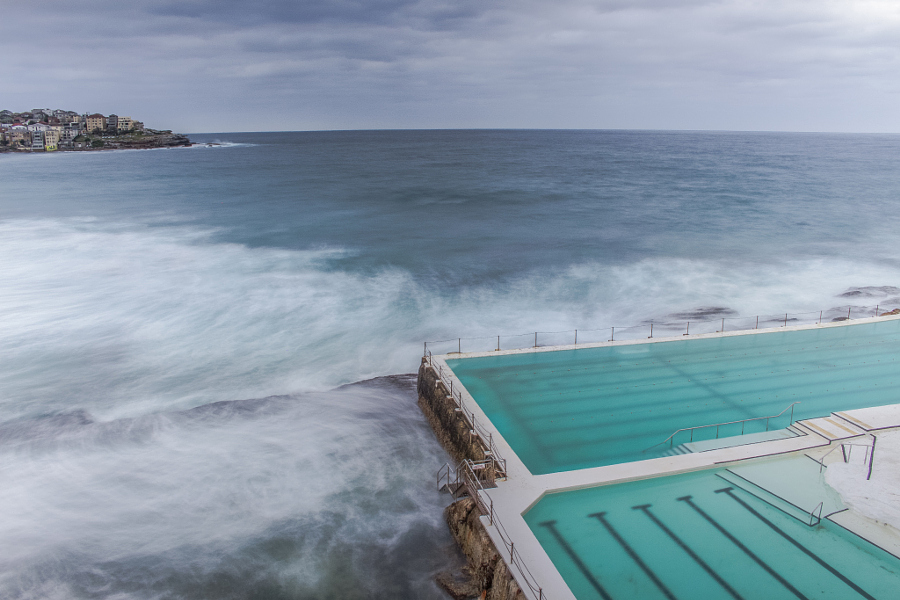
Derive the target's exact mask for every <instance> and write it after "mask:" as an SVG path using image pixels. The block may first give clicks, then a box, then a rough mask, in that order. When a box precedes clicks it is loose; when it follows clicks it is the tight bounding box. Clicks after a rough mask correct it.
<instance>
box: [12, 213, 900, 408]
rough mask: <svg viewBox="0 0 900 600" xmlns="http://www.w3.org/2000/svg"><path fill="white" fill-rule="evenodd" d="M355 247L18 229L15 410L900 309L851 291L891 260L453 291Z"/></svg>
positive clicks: (889, 276)
mask: <svg viewBox="0 0 900 600" xmlns="http://www.w3.org/2000/svg"><path fill="white" fill-rule="evenodd" d="M344 254H345V252H344V251H342V250H340V249H320V250H305V251H294V250H280V249H271V248H247V247H245V246H242V245H238V244H223V243H213V242H211V241H210V238H209V232H208V231H204V230H199V229H193V228H185V227H180V228H179V227H165V228H152V229H151V228H142V227H133V226H124V225H120V226H114V225H109V224H100V223H97V222H93V221H56V220H34V221H6V222H3V223H0V264H3V265H4V273H5V276H6V279H5V286H4V294H3V295H2V296H0V312H2V314H4V315H6V316H7V318H6V319H4V320H3V321H2V322H0V364H3V368H2V369H0V389H3V390H4V395H3V397H2V399H0V406H2V408H3V410H4V414H5V417H6V418H15V417H17V416H30V415H38V414H46V413H48V412H54V411H67V410H72V409H74V408H80V409H84V410H87V411H88V412H89V413H90V414H92V415H93V416H94V417H95V418H100V419H112V418H119V417H125V416H135V415H140V414H147V413H152V412H155V411H158V410H163V409H169V408H187V407H191V406H198V405H202V404H206V403H208V402H214V401H219V400H232V399H235V398H249V397H263V396H267V395H272V394H281V393H295V392H303V391H311V390H326V389H329V388H332V387H334V386H336V385H340V384H343V383H349V382H352V381H358V380H362V379H366V378H370V377H374V376H378V375H384V374H390V373H402V372H410V371H414V370H415V368H416V364H417V362H416V361H417V357H418V356H419V355H420V354H421V350H422V345H421V344H422V342H423V341H424V340H428V339H444V338H448V337H457V336H463V337H465V336H479V335H482V336H492V335H497V334H500V333H502V334H508V333H523V334H525V333H527V332H529V331H535V330H540V331H554V330H571V329H575V328H579V329H590V328H592V327H597V328H605V327H608V326H610V325H618V326H624V325H630V324H636V323H641V322H645V321H646V320H647V319H652V318H655V319H665V318H667V317H668V316H671V315H672V314H673V313H676V314H677V313H679V312H685V311H691V310H696V309H697V308H698V307H703V306H710V305H715V306H719V307H726V308H727V309H728V310H730V311H733V312H734V313H737V314H744V315H753V314H774V313H780V312H801V311H810V310H817V309H820V308H829V307H832V306H838V305H843V306H846V305H847V304H849V303H853V304H858V305H865V306H869V305H871V307H874V305H875V304H877V303H881V305H882V307H884V306H885V305H890V304H889V303H890V302H891V301H893V302H894V303H895V304H896V303H897V302H898V299H897V297H896V296H897V294H895V293H894V294H892V293H891V291H890V288H886V291H883V292H877V291H876V292H873V294H874V295H873V294H868V295H866V296H865V297H850V298H848V297H841V294H842V293H843V292H845V291H846V290H847V289H848V288H852V287H858V286H866V285H868V286H884V285H889V284H893V283H896V282H897V281H900V269H898V268H896V267H894V266H891V265H890V264H877V263H871V264H865V263H863V264H861V263H858V262H853V261H845V262H842V261H825V260H818V259H810V260H803V261H785V262H783V263H780V264H744V265H741V264H735V263H731V262H720V263H716V262H711V261H701V260H694V261H690V260H676V259H645V260H642V261H639V262H637V263H634V264H631V265H628V266H613V267H610V266H605V265H601V264H597V263H584V264H578V265H573V266H571V267H570V268H568V269H566V270H564V271H563V272H561V273H553V274H547V273H541V272H533V273H530V274H526V275H525V276H522V277H520V278H518V279H516V280H514V281H512V282H509V283H506V284H503V285H498V286H495V287H484V286H482V287H462V288H454V289H444V288H442V287H440V286H438V285H434V284H431V283H429V282H427V281H422V280H421V279H416V278H414V277H413V276H412V275H411V274H409V273H408V272H406V271H403V270H400V269H389V268H387V269H382V270H380V271H377V272H374V273H370V274H362V273H354V272H346V271H341V270H338V269H337V268H335V267H334V265H333V262H334V260H335V259H337V258H340V257H342V256H344ZM879 294H880V295H879ZM890 306H893V305H890ZM867 310H868V309H867ZM436 349H438V348H436ZM449 349H450V348H449V347H448V348H446V349H445V350H449Z"/></svg>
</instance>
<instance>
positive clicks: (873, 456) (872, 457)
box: [866, 435, 878, 481]
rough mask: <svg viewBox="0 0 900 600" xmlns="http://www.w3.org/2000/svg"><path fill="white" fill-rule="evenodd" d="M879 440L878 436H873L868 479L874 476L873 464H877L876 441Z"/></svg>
mask: <svg viewBox="0 0 900 600" xmlns="http://www.w3.org/2000/svg"><path fill="white" fill-rule="evenodd" d="M877 441H878V438H877V437H875V436H874V435H873V436H872V453H871V454H870V455H869V474H868V475H866V481H868V480H869V479H871V478H872V465H874V464H875V442H877Z"/></svg>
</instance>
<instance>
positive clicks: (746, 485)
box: [717, 470, 810, 525]
mask: <svg viewBox="0 0 900 600" xmlns="http://www.w3.org/2000/svg"><path fill="white" fill-rule="evenodd" d="M717 475H718V476H719V477H721V478H722V479H724V480H725V481H727V482H728V483H730V484H731V485H733V486H734V487H736V488H738V489H741V490H743V491H745V492H747V493H748V494H751V495H753V496H755V497H757V498H759V499H760V500H762V501H763V502H765V503H766V504H769V505H770V506H773V507H775V508H777V509H778V510H780V511H781V512H783V513H784V514H786V515H788V516H790V517H793V518H795V519H797V520H798V521H800V522H801V523H803V524H804V525H809V524H810V515H809V513H808V512H806V511H804V510H803V509H801V508H800V507H799V506H794V505H793V504H791V503H790V502H788V501H787V500H785V499H783V498H779V497H778V496H776V495H775V494H773V493H772V492H770V491H768V490H766V489H764V488H762V487H760V486H758V485H756V484H755V483H753V482H752V481H747V480H746V479H744V478H743V477H741V476H740V475H736V474H735V473H732V472H731V471H729V470H726V471H722V472H721V473H717Z"/></svg>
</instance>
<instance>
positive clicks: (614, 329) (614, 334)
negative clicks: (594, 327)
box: [609, 327, 616, 342]
mask: <svg viewBox="0 0 900 600" xmlns="http://www.w3.org/2000/svg"><path fill="white" fill-rule="evenodd" d="M609 341H611V342H614V341H616V328H615V327H613V328H612V337H611V338H609Z"/></svg>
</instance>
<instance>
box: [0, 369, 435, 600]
mask: <svg viewBox="0 0 900 600" xmlns="http://www.w3.org/2000/svg"><path fill="white" fill-rule="evenodd" d="M414 402H415V395H414V388H413V385H412V382H411V381H410V380H409V379H406V380H394V381H390V380H387V381H384V380H382V381H376V382H372V383H370V384H367V385H354V386H349V387H347V388H343V389H340V390H337V391H332V392H327V393H318V394H307V395H302V396H299V397H275V398H268V399H262V400H250V401H241V402H228V403H218V404H212V405H207V406H203V407H200V408H197V409H193V410H189V411H184V412H169V413H161V414H157V415H151V416H144V417H139V418H137V419H123V420H115V421H109V422H104V423H94V422H90V420H89V419H88V418H87V417H86V416H85V415H83V414H69V415H57V416H55V417H49V418H44V419H31V420H23V421H19V422H14V423H10V422H7V423H6V424H4V425H3V426H2V427H0V440H2V445H0V472H2V473H3V475H4V480H5V482H6V483H5V485H4V486H3V488H2V490H0V512H2V514H3V519H2V520H0V540H2V544H3V547H4V551H3V553H0V596H2V597H16V596H18V597H52V596H54V595H58V596H59V597H76V596H93V595H95V594H93V593H86V589H87V590H90V589H91V587H92V586H93V587H94V588H95V589H94V592H100V593H99V595H101V596H103V597H128V598H131V597H141V598H147V597H154V595H155V594H154V589H155V586H154V582H153V579H154V578H160V579H166V578H168V579H169V580H170V582H169V584H167V591H168V592H169V593H174V594H176V595H179V596H180V595H185V596H187V597H217V595H216V594H215V593H214V592H213V593H211V592H212V591H211V590H206V591H204V590H203V589H202V587H197V588H196V590H195V591H196V593H194V594H190V593H187V594H185V593H184V592H185V589H187V590H189V589H190V588H191V586H192V585H197V583H198V582H200V583H203V582H206V583H209V582H214V581H215V580H216V578H217V577H219V578H222V577H233V578H237V579H240V580H241V581H239V582H235V584H234V586H233V588H232V589H231V592H232V593H237V594H238V596H239V597H243V596H246V593H247V592H249V591H251V590H259V589H265V585H269V584H271V585H277V586H284V585H287V586H288V587H293V588H295V589H299V590H300V591H303V590H306V594H300V597H304V595H309V596H311V597H322V595H329V594H333V593H334V590H335V589H340V586H337V588H336V585H335V584H336V583H337V582H335V581H334V580H333V579H334V578H335V577H339V576H345V577H348V578H349V579H348V580H347V581H345V582H344V586H345V587H344V589H347V590H355V591H354V593H357V594H358V593H361V592H362V591H364V590H366V589H367V588H372V589H371V590H370V592H371V595H368V594H367V597H396V596H391V595H390V591H391V589H392V588H393V589H394V590H397V589H400V590H401V591H402V593H400V594H399V596H405V597H437V591H436V588H434V586H433V584H431V583H430V582H429V578H428V576H427V574H428V572H429V571H434V570H435V569H436V568H438V567H441V566H444V565H442V564H440V563H438V564H434V561H435V549H438V550H439V549H440V546H441V545H442V544H444V545H446V544H449V537H448V534H447V533H446V531H445V529H444V527H443V524H442V523H441V502H442V501H443V498H441V497H439V496H438V494H437V492H436V491H435V490H434V488H433V482H432V478H431V475H432V471H433V469H434V467H435V465H436V464H439V462H438V461H440V460H441V457H442V453H441V451H440V450H439V448H438V446H437V443H436V442H435V441H434V439H433V437H432V436H431V433H430V431H429V430H428V428H427V426H426V425H425V424H424V423H423V422H422V420H421V419H420V418H419V417H418V415H417V413H416V409H415V404H414ZM417 536H418V538H419V539H416V538H417ZM429 540H430V541H429ZM435 546H437V548H435ZM415 548H418V550H414V549H415ZM410 550H413V551H421V552H423V554H424V555H425V556H426V557H425V560H424V564H423V561H422V560H421V559H420V560H418V561H416V560H406V558H405V557H404V556H403V553H404V552H409V551H410ZM273 552H274V555H273ZM428 555H430V556H431V563H429V562H428V558H427V556H428ZM373 556H374V557H376V558H374V559H373V558H372V557H373ZM438 556H440V553H438ZM446 560H452V559H450V558H447V559H446ZM441 562H444V561H443V560H441ZM342 571H346V573H344V575H341V572H342ZM379 571H384V573H380V572H379ZM416 571H424V572H425V573H424V574H421V575H417V576H408V575H406V573H408V572H416ZM391 578H394V582H393V583H392V584H391V583H386V582H385V581H383V580H388V579H391ZM367 579H368V581H367ZM291 580H294V583H293V584H292V583H291ZM267 581H268V582H269V583H268V584H267V583H266V582H267ZM416 585H418V586H425V587H422V589H417V590H413V589H409V586H413V587H415V586H416ZM404 586H405V588H406V589H402V588H404ZM317 590H318V592H317ZM117 594H119V596H117Z"/></svg>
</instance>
